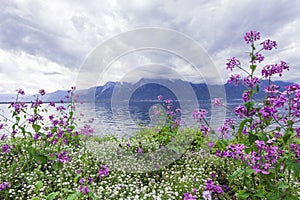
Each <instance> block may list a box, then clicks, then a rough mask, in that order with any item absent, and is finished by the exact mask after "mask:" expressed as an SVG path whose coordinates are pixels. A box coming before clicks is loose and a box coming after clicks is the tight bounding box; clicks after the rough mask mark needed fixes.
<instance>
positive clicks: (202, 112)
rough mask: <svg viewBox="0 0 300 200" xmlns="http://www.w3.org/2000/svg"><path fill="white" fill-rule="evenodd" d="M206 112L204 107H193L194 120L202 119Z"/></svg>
mask: <svg viewBox="0 0 300 200" xmlns="http://www.w3.org/2000/svg"><path fill="white" fill-rule="evenodd" d="M207 114H208V112H207V110H205V109H200V110H197V109H194V112H193V117H194V119H195V120H201V119H204V118H205V117H206V115H207Z"/></svg>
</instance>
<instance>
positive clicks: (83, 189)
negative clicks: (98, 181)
mask: <svg viewBox="0 0 300 200" xmlns="http://www.w3.org/2000/svg"><path fill="white" fill-rule="evenodd" d="M79 191H80V192H81V193H82V194H84V195H86V194H87V193H89V192H90V191H91V190H90V189H89V188H88V186H86V185H85V186H82V185H81V186H80V187H79Z"/></svg>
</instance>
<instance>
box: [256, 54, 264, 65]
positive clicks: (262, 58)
mask: <svg viewBox="0 0 300 200" xmlns="http://www.w3.org/2000/svg"><path fill="white" fill-rule="evenodd" d="M264 59H265V57H264V56H263V55H262V54H260V53H256V54H255V60H254V63H256V61H258V62H259V63H261V62H262V61H264Z"/></svg>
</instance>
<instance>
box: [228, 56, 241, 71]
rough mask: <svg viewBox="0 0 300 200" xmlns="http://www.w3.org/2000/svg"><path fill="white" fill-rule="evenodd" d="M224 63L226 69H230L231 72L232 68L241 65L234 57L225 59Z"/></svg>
mask: <svg viewBox="0 0 300 200" xmlns="http://www.w3.org/2000/svg"><path fill="white" fill-rule="evenodd" d="M227 61H228V62H227V63H226V69H230V70H231V71H232V70H233V68H234V67H239V66H240V65H241V62H240V61H239V60H238V59H236V58H235V57H232V58H229V59H227Z"/></svg>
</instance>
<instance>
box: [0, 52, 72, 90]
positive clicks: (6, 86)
mask: <svg viewBox="0 0 300 200" xmlns="http://www.w3.org/2000/svg"><path fill="white" fill-rule="evenodd" d="M0 57H1V58H2V59H1V61H0V92H1V93H14V92H15V90H16V89H18V88H23V89H25V90H26V93H28V94H34V93H36V92H37V91H38V90H39V89H42V88H43V89H45V90H46V91H47V92H53V91H56V90H57V89H69V88H71V86H72V83H74V79H75V78H76V72H72V71H71V70H70V69H68V68H66V67H64V66H61V65H59V64H57V63H55V62H53V61H50V60H48V59H46V58H43V57H39V56H33V55H30V54H28V53H26V52H22V51H17V52H10V51H4V50H2V49H0Z"/></svg>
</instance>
